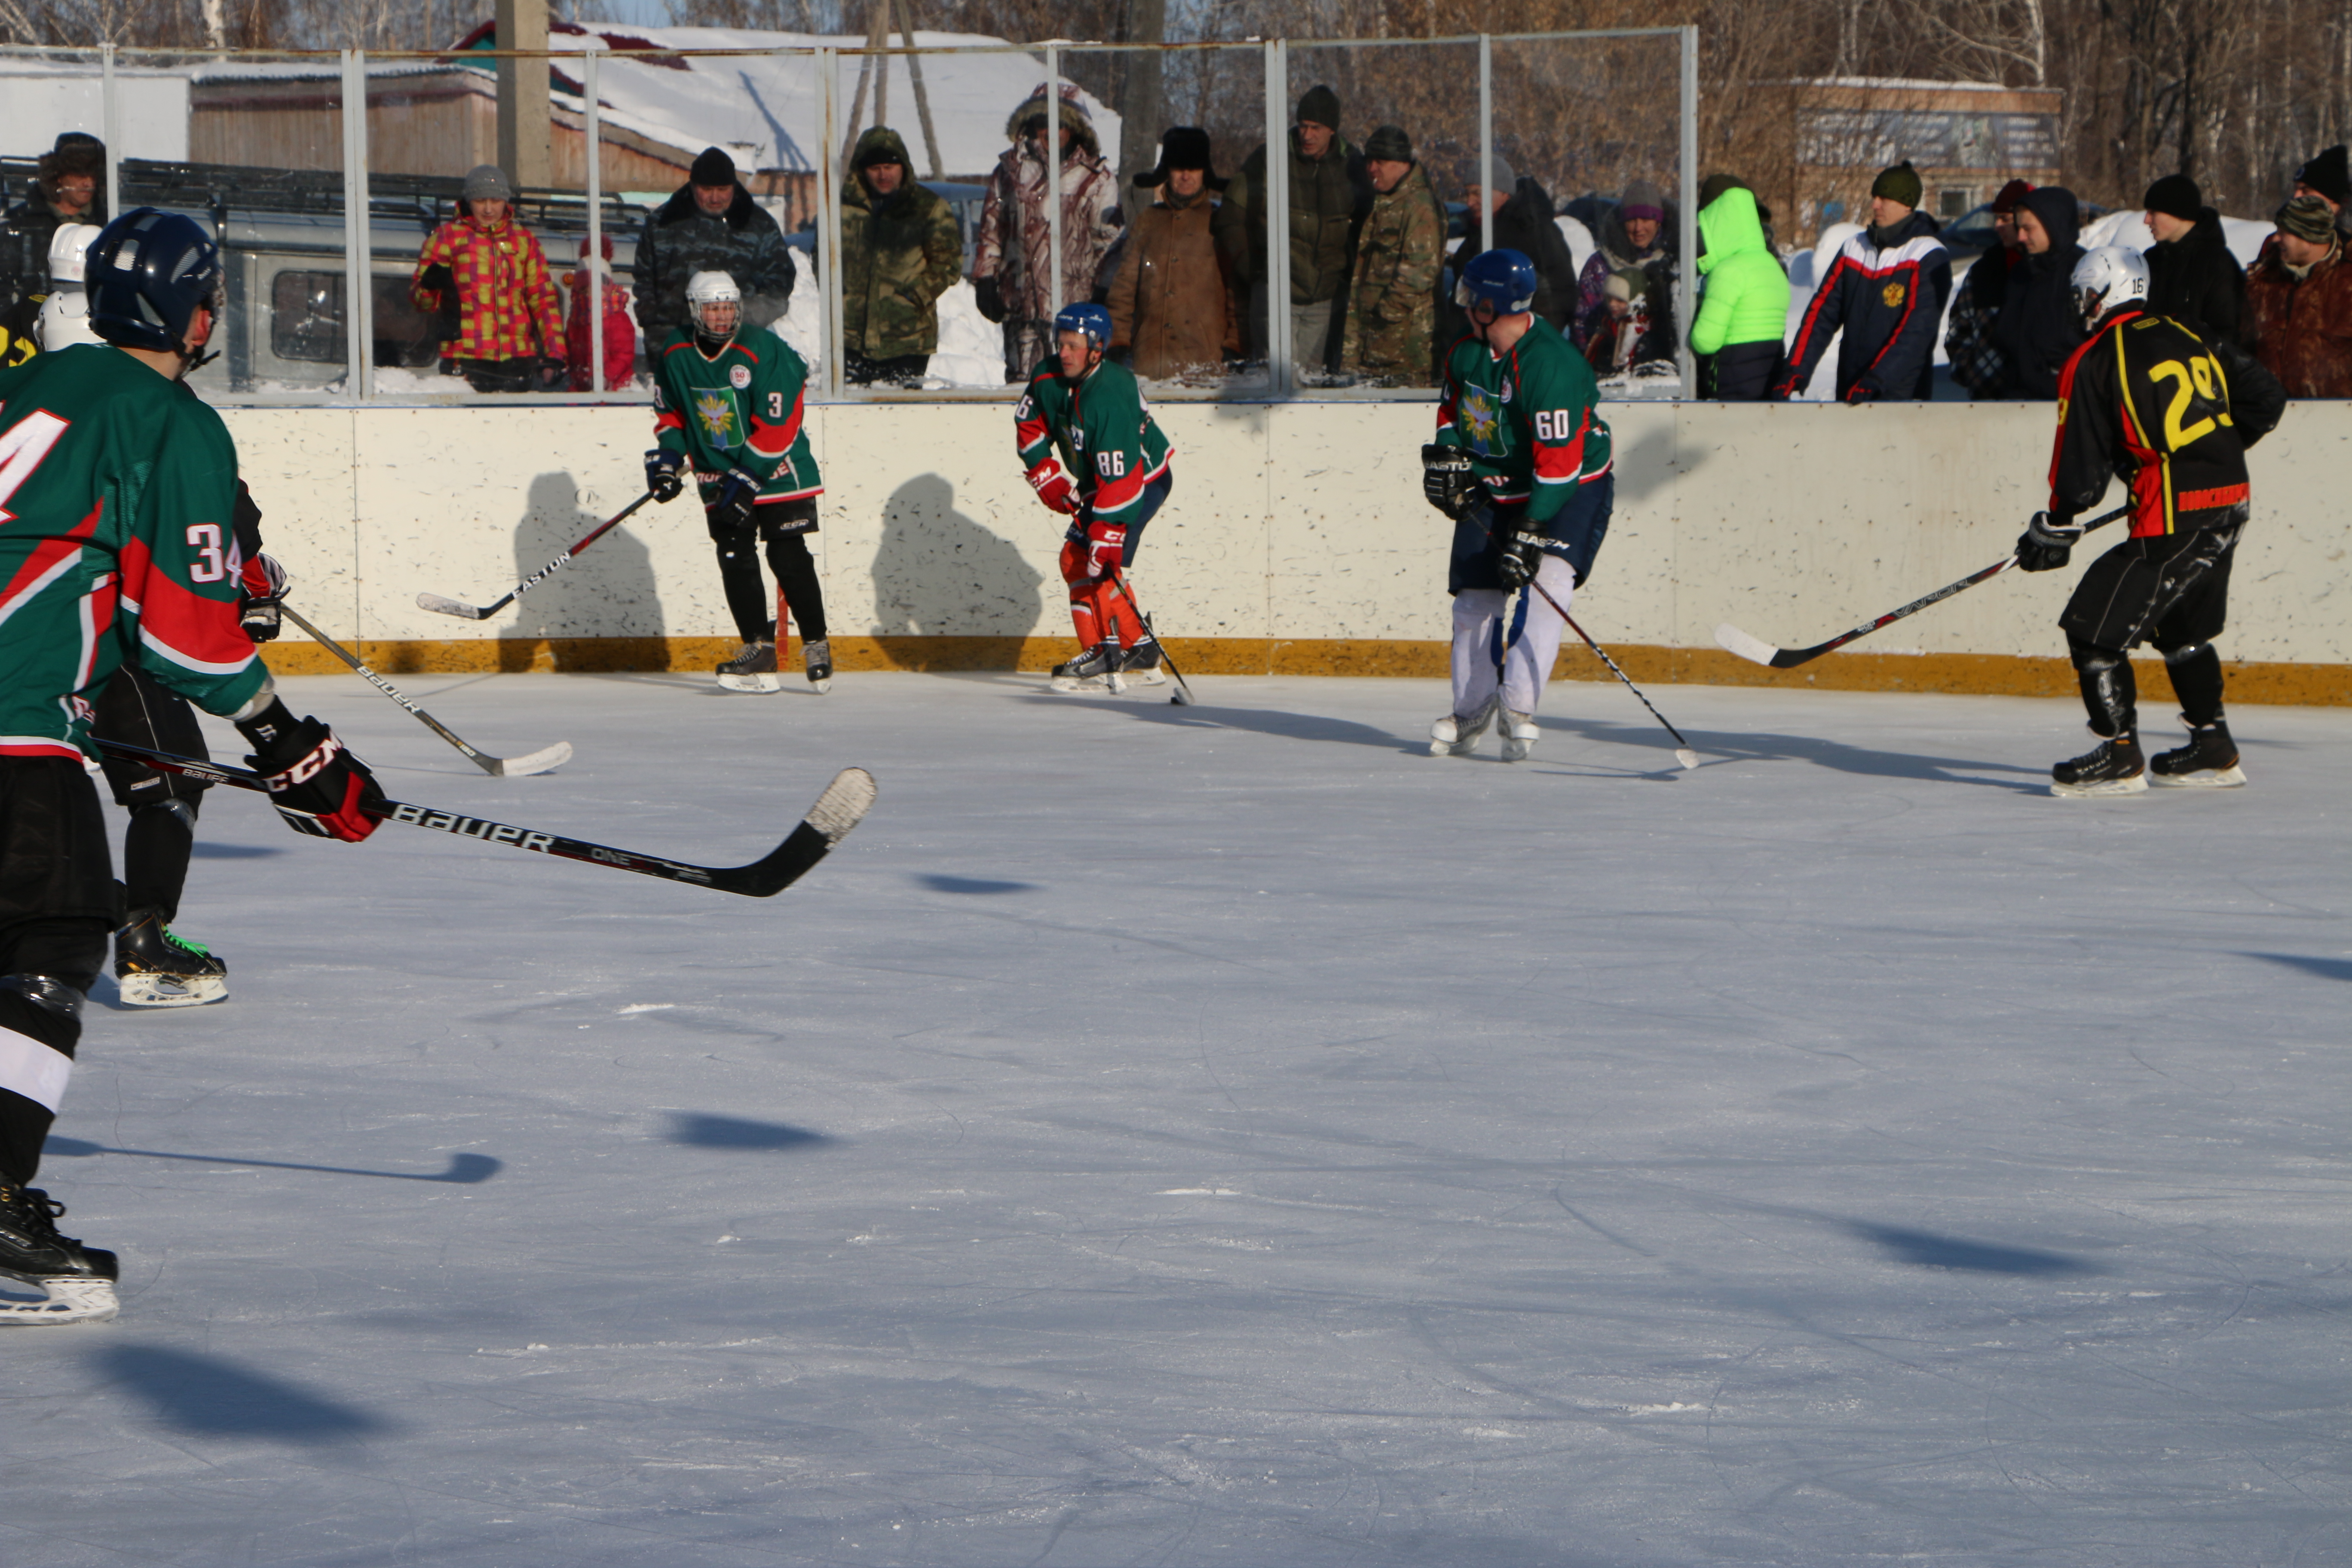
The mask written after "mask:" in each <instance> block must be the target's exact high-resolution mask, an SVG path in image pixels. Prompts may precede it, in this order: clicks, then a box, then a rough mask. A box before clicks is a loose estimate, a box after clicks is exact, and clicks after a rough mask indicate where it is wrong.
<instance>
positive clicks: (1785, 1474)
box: [0, 674, 2352, 1568]
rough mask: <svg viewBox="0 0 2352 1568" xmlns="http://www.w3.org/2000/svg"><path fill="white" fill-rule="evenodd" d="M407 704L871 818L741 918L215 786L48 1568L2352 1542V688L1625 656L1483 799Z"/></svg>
mask: <svg viewBox="0 0 2352 1568" xmlns="http://www.w3.org/2000/svg"><path fill="white" fill-rule="evenodd" d="M402 684H403V685H404V689H408V690H409V691H410V693H411V695H412V696H414V697H415V698H416V699H418V700H421V701H423V702H424V703H425V706H427V707H428V708H429V709H430V710H432V711H433V712H434V713H435V714H436V716H437V717H439V718H440V719H442V720H443V721H445V722H446V723H448V724H450V725H451V726H453V727H454V728H456V729H457V731H459V732H460V733H462V734H464V735H465V736H466V737H467V739H468V740H470V741H471V742H473V743H474V744H476V745H478V746H480V747H482V748H483V749H485V750H487V751H491V752H509V753H511V752H524V751H529V750H531V749H534V748H537V747H540V746H543V745H546V744H548V743H550V742H553V741H556V740H569V741H571V742H573V743H574V744H575V745H576V746H577V747H578V759H577V761H576V762H575V763H572V765H571V766H570V767H568V768H566V769H565V770H564V771H563V772H562V773H559V774H556V775H553V776H551V777H544V778H533V779H521V780H496V779H490V778H487V777H484V776H483V775H481V774H480V773H477V772H476V771H475V770H474V769H473V768H472V767H471V766H469V765H468V764H467V763H466V762H465V761H464V759H462V758H461V757H459V756H458V755H457V753H456V752H452V751H450V750H449V749H448V748H447V747H446V746H444V745H443V744H442V743H441V742H438V741H436V740H435V739H434V738H433V736H432V735H431V734H430V733H428V732H427V731H425V730H424V729H423V728H422V727H421V726H419V725H417V724H416V723H415V722H414V721H411V720H410V719H408V718H407V717H406V716H405V715H404V714H403V713H401V712H400V711H399V710H397V709H395V708H394V707H393V706H392V705H391V704H390V703H389V702H386V701H385V700H383V699H382V698H380V697H378V696H376V695H374V694H373V693H372V692H370V691H369V690H368V689H365V688H364V687H362V685H361V684H360V683H359V682H358V681H357V680H355V679H299V680H290V681H288V682H287V683H286V685H287V688H288V696H289V700H290V701H291V702H292V703H293V704H294V706H295V707H296V710H298V711H316V712H318V713H320V714H321V715H323V716H325V717H327V718H329V719H330V720H331V721H333V722H334V723H335V725H336V726H337V728H338V729H339V731H341V732H342V733H343V734H344V735H345V737H346V738H347V739H349V740H350V741H351V742H352V743H353V746H354V749H355V750H357V751H359V752H361V753H362V755H364V756H366V757H368V758H369V759H370V760H371V761H373V763H376V765H377V766H378V768H379V769H380V771H381V773H382V775H383V779H384V782H385V784H386V785H387V787H388V789H389V791H390V793H391V794H392V795H394V797H395V798H401V799H409V800H415V801H418V802H421V803H425V804H430V805H446V806H451V807H455V808H457V809H459V810H462V811H466V812H470V813H476V814H479V815H485V816H494V817H497V818H499V819H501V820H505V821H509V822H519V823H521V824H524V825H526V826H547V827H552V828H555V829H556V830H558V831H562V832H569V833H573V834H577V835H580V836H583V837H591V838H595V839H599V840H602V841H604V842H606V843H611V844H616V845H620V846H623V847H629V848H634V849H643V850H648V851H653V852H656V853H667V854H675V855H677V856H679V857H681V858H690V859H699V860H705V861H710V862H734V861H740V860H748V859H750V858H753V857H755V856H756V855H758V854H760V853H761V852H762V851H764V850H765V849H767V848H768V847H771V846H772V844H773V843H775V842H776V840H777V839H779V838H780V837H782V835H783V833H784V832H785V830H786V829H787V828H789V827H790V826H791V825H792V823H793V821H794V820H795V819H796V818H797V817H798V816H799V814H800V812H801V811H802V810H803V808H804V807H805V805H807V804H808V803H809V802H810V801H811V800H813V799H814V797H815V795H816V794H817V792H818V791H819V789H820V788H822V786H823V785H824V782H825V781H826V780H827V779H828V778H829V777H831V775H832V774H833V773H834V772H835V770H836V769H838V768H841V767H843V766H846V765H850V764H853V763H855V764H862V765H864V766H866V767H867V768H870V769H871V770H872V771H873V773H875V775H876V777H877V779H878V780H879V782H880V785H881V801H880V805H878V806H877V808H876V810H875V812H874V814H873V816H870V817H869V818H868V819H867V820H866V824H865V826H863V827H861V828H860V829H859V830H858V831H857V832H856V834H854V835H853V836H852V837H850V838H849V839H848V840H847V842H846V843H845V844H844V845H843V846H842V847H841V848H840V849H838V850H837V851H835V854H834V856H833V857H832V858H831V859H830V860H828V861H827V862H825V863H824V865H823V866H821V867H819V868H817V869H816V870H815V871H814V872H813V873H812V874H811V875H810V876H809V877H808V878H807V879H805V880H804V881H803V882H802V883H801V884H800V885H798V886H797V887H794V888H793V889H790V890H788V891H787V892H785V893H784V894H783V895H782V896H781V897H779V898H777V899H774V900H768V901H751V900H740V899H735V898H730V897H726V896H723V895H719V894H715V893H712V892H709V891H705V890H700V889H693V888H689V887H679V886H675V885H671V884H667V883H662V882H656V881H653V880H650V879H640V878H635V877H630V876H626V875H623V874H620V873H616V872H612V871H605V870H599V869H595V868H588V867H583V866H578V865H572V864H566V863H562V862H557V861H550V860H546V859H543V858H534V857H530V856H527V855H523V854H520V853H517V852H514V851H511V850H501V849H496V848H491V847H483V846H480V845H477V844H472V843H467V842H462V841H457V840H454V839H449V838H446V837H439V836H436V835H432V834H428V833H424V832H420V831H417V830H415V829H413V828H408V827H404V826H398V825H388V826H385V827H384V828H383V830H382V831H381V832H380V833H379V834H378V835H377V836H376V837H375V838H374V839H373V841H372V842H370V843H368V844H365V845H362V846H358V847H347V846H341V845H332V844H325V843H320V842H317V841H313V840H308V839H303V838H299V837H296V836H295V835H293V834H291V833H289V832H287V831H286V830H285V829H284V828H283V827H281V826H279V825H278V822H277V820H276V819H275V817H273V816H271V815H270V814H269V813H268V810H267V808H266V806H264V805H261V804H260V803H259V802H257V800H255V799H253V798H251V797H249V796H243V795H236V796H230V795H226V793H221V794H216V795H215V798H213V799H212V800H211V801H210V802H209V803H208V804H207V805H206V808H205V817H204V826H203V833H202V838H203V842H202V843H201V844H200V846H199V850H198V853H199V858H198V859H197V861H196V863H195V868H194V876H193V878H192V880H191V886H190V889H189V895H188V900H187V904H186V907H185V910H184V913H183V917H182V920H181V921H180V928H181V929H182V930H183V931H184V932H186V933H187V934H189V935H191V936H193V937H194V938H196V939H198V940H200V941H203V942H208V943H210V944H212V945H213V946H214V947H215V949H216V950H217V951H219V952H221V953H222V954H223V955H224V956H226V958H227V960H228V961H229V963H230V965H231V974H230V981H231V985H232V988H233V995H232V997H231V999H230V1000H229V1001H228V1002H227V1003H226V1004H225V1005H219V1006H214V1007H208V1008H202V1009H192V1010H183V1011H177V1012H170V1013H161V1012H141V1013H129V1012H123V1011H116V1010H110V1008H109V1007H107V1006H105V1005H100V1004H101V1003H102V1002H103V1001H105V1000H106V999H107V998H108V997H110V990H109V987H110V982H103V983H101V987H100V993H101V994H100V997H99V998H96V999H94V1000H93V1004H92V1006H91V1008H90V1010H89V1027H88V1031H87V1033H86V1035H85V1037H84V1041H83V1059H82V1063H81V1065H80V1067H79V1070H78V1073H77V1076H76V1078H75V1079H74V1082H73V1085H72V1089H71V1090H70V1093H69V1097H68V1102H67V1107H66V1110H65V1114H64V1115H63V1117H62V1118H61V1120H60V1121H59V1122H58V1129H57V1137H56V1140H55V1141H54V1142H53V1143H52V1145H51V1157H50V1159H49V1162H48V1163H47V1167H46V1169H45V1172H44V1176H45V1179H46V1182H47V1184H48V1185H49V1186H50V1188H51V1189H52V1191H54V1192H55V1193H56V1194H57V1195H58V1196H59V1197H61V1198H62V1199H63V1200H64V1201H65V1202H66V1203H68V1205H71V1213H70V1214H69V1215H68V1217H67V1220H66V1222H65V1228H66V1229H67V1230H68V1232H69V1233H71V1234H75V1235H79V1236H82V1237H87V1238H89V1240H90V1241H92V1242H93V1243H95V1244H98V1245H103V1246H108V1247H117V1248H120V1249H121V1252H122V1254H123V1258H124V1282H123V1298H124V1306H123V1311H122V1316H121V1319H120V1320H119V1321H115V1322H113V1323H110V1324H104V1325H94V1326H89V1327H83V1328H68V1329H47V1330H17V1331H7V1332H6V1333H5V1338H0V1359H5V1370H6V1376H5V1385H0V1386H5V1426H0V1445H5V1446H0V1495H5V1498H6V1500H7V1507H6V1508H5V1510H0V1563H5V1564H7V1565H9V1568H16V1565H18V1564H24V1565H27V1568H32V1565H38V1568H82V1565H101V1564H103V1565H109V1568H111V1565H116V1564H184V1565H190V1568H194V1565H205V1568H210V1565H214V1564H220V1565H229V1564H235V1565H238V1568H254V1565H262V1564H303V1565H316V1568H331V1565H336V1568H339V1565H344V1564H370V1565H373V1564H391V1563H398V1564H409V1563H415V1564H435V1565H442V1564H446V1565H449V1568H493V1565H495V1568H541V1565H545V1568H587V1565H604V1564H612V1565H628V1568H641V1565H643V1564H647V1563H661V1564H680V1565H688V1564H690V1565H694V1568H734V1565H738V1564H785V1563H790V1564H800V1563H811V1564H831V1563H875V1564H880V1563H915V1564H942V1565H950V1564H952V1565H965V1564H971V1565H992V1564H1014V1563H1045V1564H1068V1565H1079V1568H1086V1565H1108V1564H1129V1563H1149V1564H1193V1563H1220V1564H1223V1563H1233V1564H1280V1565H1284V1568H1291V1565H1298V1568H1320V1565H1325V1564H1329V1565H1333V1568H1337V1565H1340V1564H1349V1565H1360V1568H1379V1565H1384V1564H1446V1565H1464V1564H1580V1565H1584V1564H1589V1565H1609V1568H1617V1565H1626V1568H1636V1565H1642V1568H1646V1565H1652V1564H1658V1565H1666V1564H1690V1563H1706V1564H1717V1563H1730V1564H1759V1565H1761V1564H1772V1565H1780V1564H1787V1565H1790V1568H1797V1565H1803V1568H1841V1565H1846V1564H1877V1563H1898V1562H1899V1563H1906V1564H1922V1563H1926V1564H1937V1565H1939V1568H1940V1565H1946V1564H1996V1563H1998V1564H2012V1563H2014V1564H2034V1565H2041V1564H2063V1565H2068V1568H2073V1565H2093V1564H2102V1565H2103V1564H2114V1565H2116V1568H2144V1565H2153V1564H2161V1565H2184V1564H2187V1565H2201V1564H2247V1565H2253V1564H2262V1565H2264V1568H2274V1565H2288V1564H2301V1565H2305V1568H2320V1565H2323V1564H2342V1563H2347V1562H2352V1512H2348V1511H2347V1504H2352V1487H2347V1460H2352V1448H2347V1439H2352V1368H2347V1355H2352V1334H2347V1310H2352V1272H2347V1258H2352V1234H2347V1201H2346V1200H2347V1195H2352V1194H2347V1178H2348V1177H2352V1163H2347V1149H2346V1123H2347V1112H2352V1094H2347V1089H2352V1073H2347V1058H2352V1028H2347V1002H2352V924H2347V906H2352V874H2347V871H2348V870H2352V868H2347V860H2352V848H2347V832H2346V828H2347V800H2352V795H2348V794H2347V777H2352V711H2347V710H2294V709H2276V708H2246V709H2242V710H2237V711H2236V712H2234V713H2233V715H2232V719H2233V722H2234V725H2235V727H2236V729H2237V731H2238V733H2239V738H2240V741H2241V743H2242V746H2243V748H2244V751H2245V754H2246V767H2247V770H2248V772H2249V773H2250V774H2251V775H2252V784H2251V786H2250V787H2248V788H2246V789H2243V790H2239V791H2231V792H2221V793H2217V794H2190V793H2188V792H2179V791H2173V792H2160V793H2154V794H2150V795H2143V796H2139V797H2137V798H2133V799H2127V800H2121V801H2110V802H2064V801H2056V800H2053V799H2050V798H2048V797H2047V796H2046V795H2043V794H2042V781H2043V780H2044V779H2045V777H2046V773H2045V770H2046V769H2047V767H2048V765H2049V763H2052V762H2053V761H2054V760H2056V759H2059V758H2062V757H2065V756H2069V755H2072V754H2074V752H2079V751H2081V750H2083V749H2084V747H2085V746H2086V745H2087V743H2088V742H2086V741H2085V739H2084V731H2083V729H2082V724H2081V714H2080V712H2079V710H2077V709H2076V708H2075V706H2074V704H2072V703H2071V702H2058V701H2033V700H2009V699H1996V698H1944V697H1902V696H1884V695H1853V694H1831V693H1823V692H1813V691H1807V690H1801V689H1799V690H1785V691H1784V690H1755V689H1747V690H1735V689H1706V688H1693V687H1673V686H1665V687H1659V688H1656V689H1653V690H1652V696H1653V698H1654V700H1657V701H1658V703H1659V706H1660V707H1661V708H1662V709H1664V711H1665V713H1666V715H1667V716H1668V717H1669V718H1671V719H1673V720H1674V721H1675V722H1676V723H1677V724H1678V725H1680V726H1681V727H1682V728H1683V730H1684V731H1685V732H1686V733H1687V734H1689V735H1690V737H1691V739H1692V741H1693V742H1694V743H1695V744H1696V745H1697V746H1698V747H1699V748H1700V749H1701V751H1702V752H1704V753H1705V754H1706V763H1705V765H1704V766H1702V767H1701V768H1699V769H1698V770H1697V771H1696V772H1694V773H1682V774H1678V773H1675V771H1674V769H1673V767H1672V763H1671V761H1670V756H1669V748H1670V746H1671V742H1670V741H1669V740H1668V739H1667V737H1666V736H1665V734H1664V731H1660V730H1659V729H1658V728H1657V727H1656V726H1655V725H1654V724H1653V723H1652V722H1651V721H1650V719H1649V717H1648V715H1646V714H1645V713H1643V711H1642V710H1641V709H1640V708H1639V706H1638V705H1637V704H1635V703H1634V701H1633V699H1632V698H1631V697H1630V696H1628V695H1627V694H1626V693H1625V692H1624V691H1622V689H1618V688H1616V687H1614V686H1613V685H1611V686H1602V685H1594V684H1584V683H1575V684H1569V683H1561V684H1556V685H1554V686H1553V687H1552V688H1551V689H1550V692H1549V697H1548V703H1547V706H1548V707H1549V712H1547V713H1546V714H1545V715H1544V716H1543V720H1542V722H1543V729H1544V738H1543V741H1542V742H1541V744H1540V745H1539V746H1538V752H1537V756H1536V758H1535V759H1534V760H1533V761H1531V762H1529V763H1525V764H1520V765H1517V766H1505V765H1503V764H1501V763H1498V762H1496V760H1495V759H1494V753H1493V741H1492V738H1491V737H1489V740H1488V742H1487V747H1486V755H1484V756H1482V757H1480V758H1477V759H1475V760H1466V761H1456V760H1451V759H1449V760H1435V759H1432V758H1430V757H1428V756H1426V755H1425V754H1423V752H1424V742H1423V739H1422V737H1423V736H1424V735H1425V734H1426V733H1427V726H1428V722H1429V721H1430V720H1431V719H1432V718H1433V717H1434V716H1435V715H1436V714H1437V713H1438V712H1440V711H1441V710H1443V708H1444V693H1443V691H1442V689H1441V688H1439V687H1438V686H1437V685H1436V684H1435V683H1432V682H1416V681H1378V680H1337V679H1217V678H1209V679H1202V680H1201V681H1199V682H1198V683H1197V686H1198V689H1199V690H1200V694H1201V697H1202V705H1201V706H1199V707H1197V708H1194V709H1191V710H1184V709H1178V708H1174V707H1171V706H1169V705H1168V704H1167V703H1166V702H1165V700H1164V695H1163V694H1159V693H1155V694H1150V695H1148V696H1147V695H1142V694H1137V695H1131V696H1129V697H1127V698H1123V699H1118V700H1111V699H1108V698H1087V697H1077V698H1072V697H1060V698H1055V697H1049V696H1047V695H1045V693H1044V692H1043V691H1042V690H1041V689H1040V687H1039V682H1038V681H1037V680H1035V679H1030V678H1020V679H1015V678H1013V677H1009V676H1007V677H979V676H975V677H962V678H954V677H922V676H914V675H887V676H886V675H860V674H847V675H844V676H842V677H841V678H840V679H838V680H837V681H836V682H835V689H834V691H833V693H832V694H831V695H830V696H829V697H824V698H818V697H815V696H814V695H812V694H809V693H807V692H805V691H803V690H797V689H794V690H788V691H786V692H785V693H783V694H782V695H779V696H774V697H751V696H740V695H729V694H722V693H719V692H718V691H716V690H715V689H709V687H708V685H707V684H706V682H704V681H702V680H698V679H689V678H686V677H659V676H646V677H618V676H616V677H606V678H600V677H589V676H569V677H565V676H514V677H500V678H488V679H456V678H449V677H421V676H420V677H408V678H402ZM2150 684H2151V685H2154V686H2157V687H2158V688H2159V689H2158V690H2157V691H2154V692H2150V693H2148V694H2147V697H2146V701H2145V707H2144V712H2145V713H2146V715H2147V719H2148V721H2149V731H2150V735H2151V738H2152V739H2154V740H2156V741H2157V742H2158V743H2159V744H2162V745H2170V744H2173V743H2175V738H2176V737H2177V735H2178V730H2177V727H2176V726H2174V725H2173V724H2172V723H2171V722H2170V709H2169V706H2168V703H2167V702H2166V701H2165V697H2166V696H2167V695H2168V693H2166V692H2164V691H2162V690H2161V689H2160V688H2161V677H2160V676H2158V677H2157V678H2156V679H2154V680H2152V681H2151V682H2150ZM2158 720H2162V721H2164V722H2161V723H2159V722H2158ZM220 732H221V733H222V734H223V735H224V736H226V733H227V732H226V731H220ZM224 751H226V748H224Z"/></svg>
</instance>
